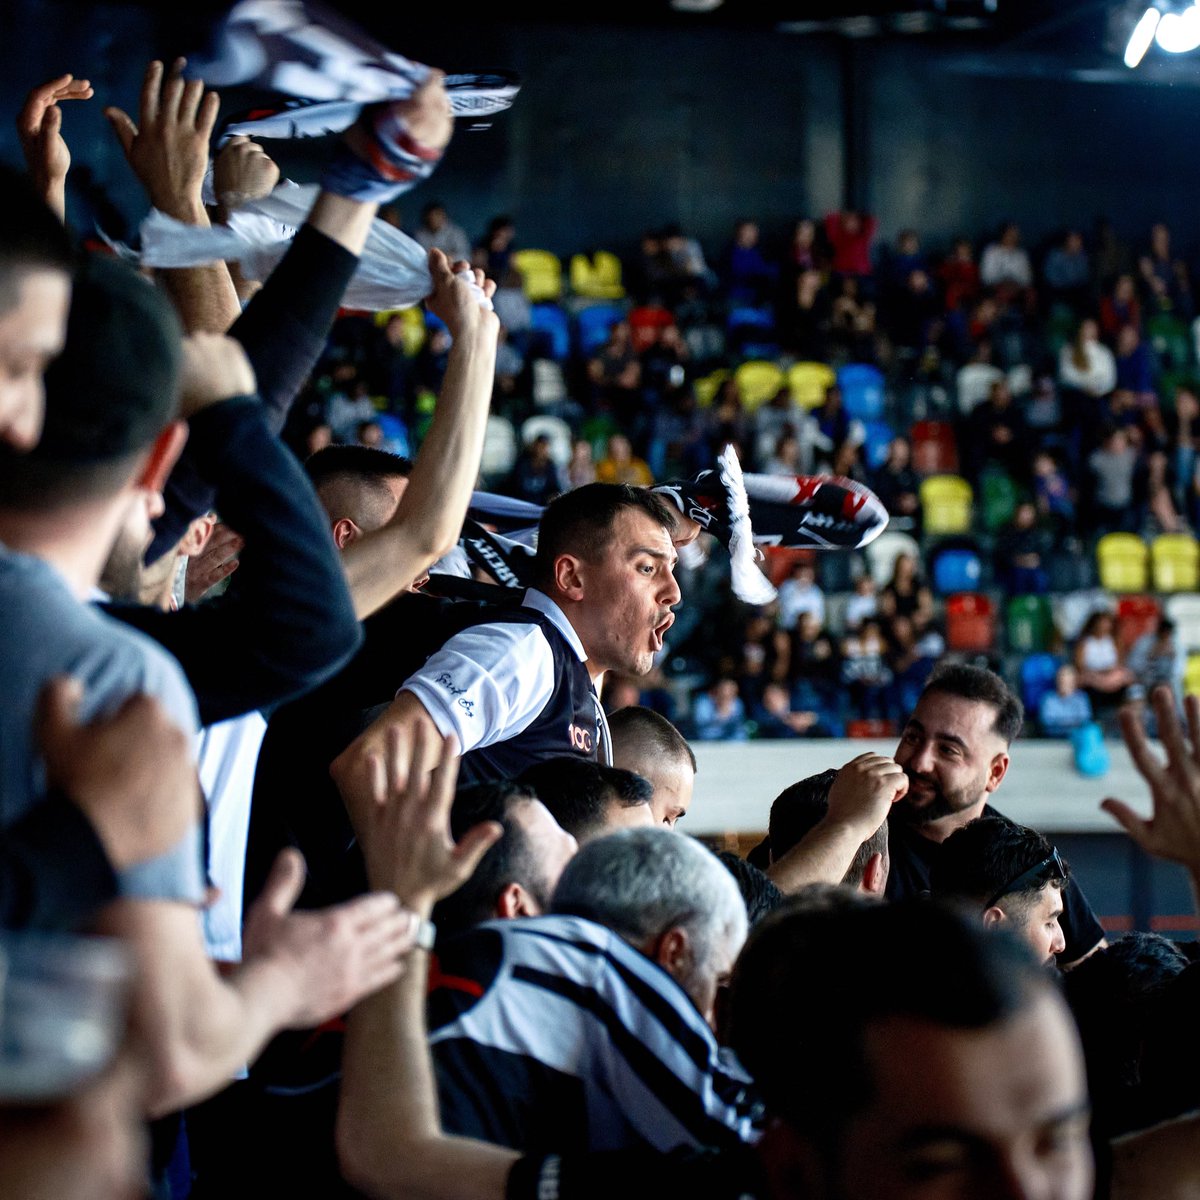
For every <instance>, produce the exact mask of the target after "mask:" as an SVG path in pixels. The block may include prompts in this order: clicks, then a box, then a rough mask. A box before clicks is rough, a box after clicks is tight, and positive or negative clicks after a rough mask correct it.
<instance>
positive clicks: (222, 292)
mask: <svg viewBox="0 0 1200 1200" xmlns="http://www.w3.org/2000/svg"><path fill="white" fill-rule="evenodd" d="M167 215H168V216H171V217H174V218H175V219H176V220H177V221H182V222H184V223H185V224H187V225H198V226H200V227H201V228H207V227H208V225H209V220H208V213H207V212H206V211H205V209H204V206H203V205H202V204H194V205H193V204H183V203H181V204H179V205H175V206H171V208H170V210H169V211H168V213H167ZM158 278H159V279H161V280H162V283H163V286H164V287H165V288H166V290H167V294H168V295H169V296H170V297H171V303H172V304H174V306H175V311H176V312H177V313H178V314H179V319H180V321H181V322H182V323H183V331H184V333H224V332H225V331H226V330H227V329H228V328H229V327H230V325H232V324H233V323H234V321H236V320H237V316H238V313H240V312H241V305H240V304H239V303H238V297H237V289H236V288H235V287H234V286H233V279H232V278H231V277H230V274H229V269H228V268H227V267H226V266H225V264H224V263H222V262H218V263H210V264H208V265H206V266H202V267H179V268H175V269H173V270H169V271H168V270H164V271H160V272H159V273H158Z"/></svg>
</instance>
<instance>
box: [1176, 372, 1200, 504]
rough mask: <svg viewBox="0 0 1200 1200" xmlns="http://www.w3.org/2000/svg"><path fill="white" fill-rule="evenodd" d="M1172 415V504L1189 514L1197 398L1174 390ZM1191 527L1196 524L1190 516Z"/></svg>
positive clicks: (1199, 418) (1199, 423)
mask: <svg viewBox="0 0 1200 1200" xmlns="http://www.w3.org/2000/svg"><path fill="white" fill-rule="evenodd" d="M1174 409H1175V411H1174V413H1173V414H1172V415H1171V418H1170V431H1171V434H1170V436H1171V443H1172V447H1173V453H1172V460H1171V482H1172V484H1173V486H1174V494H1175V504H1176V506H1177V507H1178V509H1179V511H1180V512H1188V489H1189V487H1190V485H1191V482H1192V477H1193V475H1195V473H1196V448H1197V447H1196V437H1197V430H1198V428H1200V399H1197V396H1196V393H1195V391H1194V390H1193V389H1192V388H1191V387H1186V386H1184V387H1178V388H1176V389H1175V406H1174ZM1189 515H1192V516H1193V519H1192V521H1191V524H1192V525H1195V524H1196V521H1195V519H1194V515H1193V514H1189Z"/></svg>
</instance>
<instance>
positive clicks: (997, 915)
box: [983, 904, 1008, 929]
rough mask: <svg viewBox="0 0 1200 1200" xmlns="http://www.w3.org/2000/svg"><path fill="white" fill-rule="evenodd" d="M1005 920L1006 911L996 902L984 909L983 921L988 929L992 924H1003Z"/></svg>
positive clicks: (1006, 917)
mask: <svg viewBox="0 0 1200 1200" xmlns="http://www.w3.org/2000/svg"><path fill="white" fill-rule="evenodd" d="M1007 920H1008V913H1006V912H1005V911H1004V909H1002V908H1001V907H1000V905H998V904H993V905H992V906H991V908H987V909H984V912H983V923H984V925H985V926H986V927H987V928H988V929H991V928H992V926H994V925H1003V924H1004V922H1005V921H1007Z"/></svg>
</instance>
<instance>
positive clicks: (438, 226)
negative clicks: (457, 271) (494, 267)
mask: <svg viewBox="0 0 1200 1200" xmlns="http://www.w3.org/2000/svg"><path fill="white" fill-rule="evenodd" d="M413 240H414V241H415V242H417V243H418V245H420V246H421V248H422V249H424V250H434V249H437V250H441V251H443V252H444V253H445V255H446V257H447V258H448V259H449V260H450V261H451V262H469V261H470V258H471V239H470V238H468V237H467V235H466V233H465V232H464V231H463V229H462V227H461V226H459V225H455V223H454V222H453V221H452V220H450V214H449V213H447V212H446V206H445V205H444V204H443V203H442V202H441V201H440V200H433V201H430V203H428V204H426V205H425V207H424V208H423V209H421V223H420V224H419V225H418V226H417V227H416V229H414V230H413ZM493 278H495V277H494V276H493Z"/></svg>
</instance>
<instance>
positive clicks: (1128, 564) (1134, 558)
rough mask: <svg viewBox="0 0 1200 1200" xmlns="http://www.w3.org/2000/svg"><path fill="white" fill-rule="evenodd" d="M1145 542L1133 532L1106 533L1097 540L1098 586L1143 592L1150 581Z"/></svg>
mask: <svg viewBox="0 0 1200 1200" xmlns="http://www.w3.org/2000/svg"><path fill="white" fill-rule="evenodd" d="M1147 558H1148V555H1147V553H1146V543H1145V542H1143V541H1142V539H1141V538H1140V537H1137V536H1136V535H1134V534H1132V533H1106V534H1105V535H1104V536H1103V537H1102V538H1101V539H1100V540H1099V541H1098V542H1097V543H1096V566H1097V567H1098V568H1099V569H1100V586H1101V587H1102V588H1105V589H1107V590H1108V591H1110V592H1144V591H1145V590H1146V588H1147V587H1148V586H1149V584H1150V579H1149V573H1148V572H1147V570H1146V567H1147Z"/></svg>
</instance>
